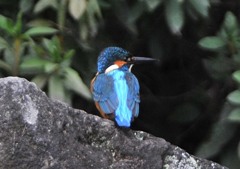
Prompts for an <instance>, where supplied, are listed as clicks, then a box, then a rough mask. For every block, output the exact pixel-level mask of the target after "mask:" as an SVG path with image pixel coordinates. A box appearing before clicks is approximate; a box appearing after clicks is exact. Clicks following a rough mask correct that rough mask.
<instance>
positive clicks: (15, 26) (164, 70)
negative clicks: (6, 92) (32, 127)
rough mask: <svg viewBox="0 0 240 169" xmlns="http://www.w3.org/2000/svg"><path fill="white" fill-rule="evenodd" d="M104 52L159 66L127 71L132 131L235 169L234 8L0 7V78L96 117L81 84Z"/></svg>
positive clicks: (47, 0)
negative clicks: (134, 98) (132, 94)
mask: <svg viewBox="0 0 240 169" xmlns="http://www.w3.org/2000/svg"><path fill="white" fill-rule="evenodd" d="M108 46H119V47H123V48H125V49H127V50H128V51H130V52H131V53H132V54H134V55H137V56H145V57H152V58H157V59H159V60H160V64H145V65H136V66H135V67H134V68H133V70H132V72H133V73H134V74H135V75H136V76H137V78H138V79H139V82H140V86H141V104H140V115H139V117H138V118H137V119H136V120H135V121H134V123H133V125H132V129H134V130H143V131H146V132H149V133H151V134H153V135H154V136H157V137H162V138H164V139H166V140H167V141H169V142H171V143H172V144H175V145H177V146H180V147H181V148H183V149H185V150H186V151H188V152H189V153H191V154H194V155H196V156H199V157H203V158H207V159H209V160H213V161H215V162H218V163H220V164H222V165H226V166H228V167H229V168H231V169H239V166H240V130H239V129H240V1H239V0H11V1H9V0H0V77H6V76H19V77H24V78H26V79H28V80H29V81H33V82H35V83H36V84H37V85H38V87H39V88H41V89H42V90H43V91H45V92H46V93H47V94H48V96H49V97H51V98H54V99H58V100H61V101H64V102H66V103H68V104H69V105H71V106H73V107H74V108H78V109H83V110H85V111H87V112H88V113H91V114H95V115H99V114H98V112H97V110H96V108H95V106H94V104H93V101H92V99H91V94H90V92H89V84H90V81H91V79H92V78H93V76H94V75H95V73H96V61H97V57H98V54H99V53H100V51H101V50H102V49H103V48H105V47H108Z"/></svg>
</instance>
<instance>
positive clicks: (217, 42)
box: [198, 36, 226, 51]
mask: <svg viewBox="0 0 240 169" xmlns="http://www.w3.org/2000/svg"><path fill="white" fill-rule="evenodd" d="M198 45H199V46H200V47H202V48H204V49H208V50H212V51H216V50H218V49H220V48H222V47H224V46H225V45H226V42H225V41H224V40H223V39H222V38H220V37H217V36H207V37H204V38H202V39H201V40H200V41H199V42H198Z"/></svg>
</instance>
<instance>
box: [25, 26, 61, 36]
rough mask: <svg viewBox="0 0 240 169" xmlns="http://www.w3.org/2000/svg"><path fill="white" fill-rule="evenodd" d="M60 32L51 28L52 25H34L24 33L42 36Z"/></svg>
mask: <svg viewBox="0 0 240 169" xmlns="http://www.w3.org/2000/svg"><path fill="white" fill-rule="evenodd" d="M56 32H58V30H57V29H54V28H50V27H44V26H41V27H40V26H39V27H33V28H30V29H28V30H27V31H26V32H25V33H24V34H25V35H27V36H41V35H52V34H54V33H56Z"/></svg>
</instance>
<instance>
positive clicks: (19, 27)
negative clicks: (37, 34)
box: [12, 12, 22, 36]
mask: <svg viewBox="0 0 240 169" xmlns="http://www.w3.org/2000/svg"><path fill="white" fill-rule="evenodd" d="M12 31H13V33H14V34H15V36H16V35H19V34H21V32H22V12H19V13H18V15H17V22H16V24H15V25H14V27H13V30H12Z"/></svg>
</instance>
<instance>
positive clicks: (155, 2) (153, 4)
mask: <svg viewBox="0 0 240 169" xmlns="http://www.w3.org/2000/svg"><path fill="white" fill-rule="evenodd" d="M162 2H163V1H162V0H145V3H146V4H147V7H148V10H149V11H150V12H151V11H154V10H155V9H156V8H157V7H158V6H159V5H160V4H161V3H162Z"/></svg>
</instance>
